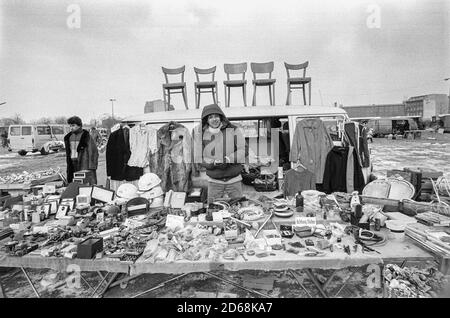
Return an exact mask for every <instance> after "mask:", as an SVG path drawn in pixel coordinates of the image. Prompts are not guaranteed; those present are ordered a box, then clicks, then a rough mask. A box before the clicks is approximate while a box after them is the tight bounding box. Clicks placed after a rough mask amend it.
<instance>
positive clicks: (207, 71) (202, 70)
mask: <svg viewBox="0 0 450 318" xmlns="http://www.w3.org/2000/svg"><path fill="white" fill-rule="evenodd" d="M194 72H195V76H196V77H197V82H200V76H199V75H200V74H202V75H208V74H212V81H213V82H214V75H215V74H216V67H215V66H213V67H211V68H197V67H194Z"/></svg>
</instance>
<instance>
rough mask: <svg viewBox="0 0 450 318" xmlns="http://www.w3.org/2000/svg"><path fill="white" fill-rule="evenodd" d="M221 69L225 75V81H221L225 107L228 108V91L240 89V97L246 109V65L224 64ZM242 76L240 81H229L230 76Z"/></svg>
mask: <svg viewBox="0 0 450 318" xmlns="http://www.w3.org/2000/svg"><path fill="white" fill-rule="evenodd" d="M223 69H224V71H225V74H227V80H226V81H223V85H224V88H225V107H230V91H231V88H232V87H242V97H243V99H244V106H245V107H247V80H246V79H245V72H247V63H237V64H224V65H223ZM237 74H242V79H234V80H232V79H230V75H237Z"/></svg>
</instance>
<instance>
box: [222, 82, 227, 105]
mask: <svg viewBox="0 0 450 318" xmlns="http://www.w3.org/2000/svg"><path fill="white" fill-rule="evenodd" d="M223 90H224V96H225V105H224V107H228V97H227V86H226V85H223Z"/></svg>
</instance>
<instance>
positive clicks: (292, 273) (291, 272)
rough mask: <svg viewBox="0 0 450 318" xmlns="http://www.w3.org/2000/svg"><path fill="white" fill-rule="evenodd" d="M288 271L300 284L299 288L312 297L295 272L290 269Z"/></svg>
mask: <svg viewBox="0 0 450 318" xmlns="http://www.w3.org/2000/svg"><path fill="white" fill-rule="evenodd" d="M289 273H290V274H291V275H292V276H293V277H294V279H295V280H296V281H297V283H298V284H299V285H300V287H301V288H303V290H304V291H305V292H306V293H307V294H308V296H309V298H312V296H311V294H310V293H309V291H308V290H307V289H306V287H305V286H303V284H302V283H301V282H300V280H299V279H298V278H297V276H296V275H297V273H296V272H294V271H293V270H290V271H289Z"/></svg>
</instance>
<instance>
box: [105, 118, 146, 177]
mask: <svg viewBox="0 0 450 318" xmlns="http://www.w3.org/2000/svg"><path fill="white" fill-rule="evenodd" d="M130 156H131V151H130V144H129V137H128V130H127V128H125V129H124V128H122V127H121V128H119V129H118V130H116V131H114V132H113V133H111V135H110V136H109V138H108V143H107V144H106V175H107V176H108V177H111V180H116V181H122V180H126V181H134V180H137V179H139V178H140V176H142V175H143V169H142V168H139V167H129V166H128V165H127V162H128V160H129V158H130Z"/></svg>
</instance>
